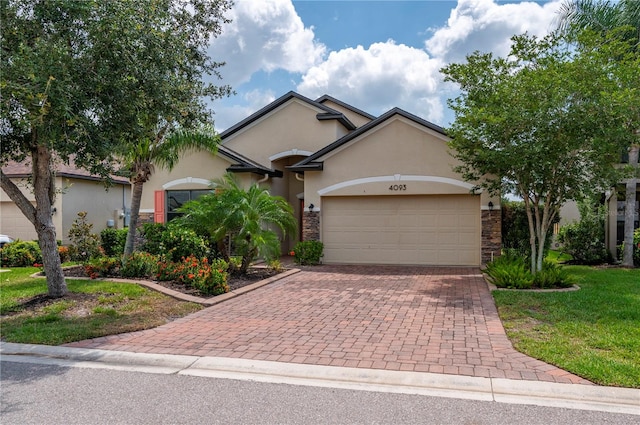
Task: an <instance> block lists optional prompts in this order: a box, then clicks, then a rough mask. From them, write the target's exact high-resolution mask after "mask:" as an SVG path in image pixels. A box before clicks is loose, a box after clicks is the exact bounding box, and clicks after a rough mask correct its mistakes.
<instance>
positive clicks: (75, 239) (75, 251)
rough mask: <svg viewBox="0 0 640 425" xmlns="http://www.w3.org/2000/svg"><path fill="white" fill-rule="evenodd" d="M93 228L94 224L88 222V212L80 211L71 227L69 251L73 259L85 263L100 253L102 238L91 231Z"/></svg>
mask: <svg viewBox="0 0 640 425" xmlns="http://www.w3.org/2000/svg"><path fill="white" fill-rule="evenodd" d="M92 228H93V224H91V223H88V222H87V212H86V211H80V212H79V213H78V218H76V219H75V220H74V221H73V224H72V225H71V229H69V239H70V240H71V246H70V247H69V253H70V255H71V259H72V260H74V261H80V262H83V263H84V262H87V261H88V260H89V259H91V258H93V257H97V256H98V255H99V254H100V250H99V247H100V240H99V237H98V235H96V234H94V233H91V229H92Z"/></svg>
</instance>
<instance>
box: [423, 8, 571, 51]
mask: <svg viewBox="0 0 640 425" xmlns="http://www.w3.org/2000/svg"><path fill="white" fill-rule="evenodd" d="M560 3H561V2H560V0H554V1H551V2H548V3H545V4H544V5H540V4H538V3H532V2H523V3H513V4H497V3H496V2H495V1H494V0H459V1H458V5H457V6H456V8H455V9H453V10H452V11H451V14H450V16H449V20H448V21H447V25H446V26H444V27H442V28H438V29H436V30H435V32H434V33H433V36H432V37H431V38H429V39H428V40H426V42H425V46H426V48H427V50H428V51H429V52H430V53H431V54H432V55H434V56H435V57H439V58H442V59H443V60H445V61H447V62H449V61H453V62H460V61H463V60H464V58H465V56H466V55H468V54H470V53H473V52H474V51H476V50H479V51H482V52H493V53H495V54H497V55H500V56H504V55H506V54H507V53H508V51H509V47H510V45H511V43H510V38H511V36H513V35H515V34H523V33H525V32H528V33H529V34H532V35H537V36H544V35H546V34H548V33H549V32H550V30H552V29H553V22H554V19H555V18H556V16H557V10H558V8H559V6H560Z"/></svg>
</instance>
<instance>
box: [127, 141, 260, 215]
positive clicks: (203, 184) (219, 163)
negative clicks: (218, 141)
mask: <svg viewBox="0 0 640 425" xmlns="http://www.w3.org/2000/svg"><path fill="white" fill-rule="evenodd" d="M230 165H231V163H230V162H229V161H228V160H227V159H225V158H223V157H221V156H219V155H212V154H210V153H208V152H204V151H198V152H189V153H187V154H186V155H184V156H183V157H182V158H181V159H180V161H179V162H178V163H177V164H176V166H175V167H174V168H173V170H171V171H168V170H165V169H162V168H156V169H155V172H154V173H153V174H152V175H151V178H150V179H149V181H148V182H147V183H145V185H144V189H143V191H142V201H141V203H140V212H153V209H154V198H153V196H154V192H155V191H156V190H183V189H184V190H202V189H207V188H208V187H209V183H210V181H211V180H214V179H217V178H220V177H222V176H223V175H224V173H225V172H226V170H227V168H228V167H229V166H230ZM237 176H238V177H239V178H240V179H241V180H242V181H244V180H250V179H252V177H251V176H250V175H248V174H246V173H241V174H238V175H237ZM127 206H131V202H130V200H127Z"/></svg>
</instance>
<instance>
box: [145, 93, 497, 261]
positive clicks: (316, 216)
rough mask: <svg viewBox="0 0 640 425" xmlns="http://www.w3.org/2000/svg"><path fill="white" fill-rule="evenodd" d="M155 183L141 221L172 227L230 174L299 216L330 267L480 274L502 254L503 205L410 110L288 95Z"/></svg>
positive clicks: (302, 235)
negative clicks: (372, 109) (465, 175)
mask: <svg viewBox="0 0 640 425" xmlns="http://www.w3.org/2000/svg"><path fill="white" fill-rule="evenodd" d="M221 138H222V145H221V146H220V148H219V151H218V153H217V154H216V155H209V154H203V153H202V152H195V153H192V154H189V155H185V157H184V158H182V159H181V161H180V162H179V163H178V164H177V166H176V167H175V168H174V169H173V170H172V171H171V172H168V171H164V170H160V169H158V170H156V172H155V173H154V174H153V175H152V176H151V179H150V180H149V182H148V183H147V184H145V190H144V193H143V198H142V204H141V211H140V212H141V221H145V220H146V221H155V222H166V221H167V220H170V219H171V218H172V217H174V216H175V215H176V211H175V209H176V208H177V207H179V206H180V205H182V204H183V203H184V202H185V201H186V200H189V199H194V198H196V197H197V196H199V195H200V194H201V193H205V192H206V191H207V190H208V189H209V188H208V186H209V183H210V180H212V179H216V178H218V177H220V176H222V175H223V174H224V173H225V172H226V171H232V172H234V173H237V174H238V175H239V176H240V177H241V179H242V180H241V181H242V182H243V184H245V185H249V184H251V183H253V182H259V183H260V184H261V185H263V186H264V187H269V188H270V191H271V193H272V194H273V195H279V196H282V197H284V198H285V199H287V200H288V201H289V203H290V204H291V205H292V206H293V209H294V212H295V214H296V217H297V218H298V220H299V222H300V232H299V235H297V236H296V237H290V238H288V239H287V240H285V241H283V252H287V251H288V250H290V249H291V248H292V247H293V246H294V245H295V243H296V242H297V241H299V240H320V241H322V242H323V243H324V258H323V261H324V263H351V264H419V265H461V266H479V265H481V264H482V263H486V262H487V261H489V260H490V259H491V258H492V257H493V256H494V255H498V254H499V252H500V240H501V230H500V227H501V223H500V199H499V198H497V197H494V198H491V197H489V195H488V194H487V193H486V191H485V192H482V193H478V194H474V193H472V189H473V184H471V183H468V182H465V181H463V179H462V177H461V176H460V175H459V174H457V173H455V172H454V171H453V167H454V166H455V165H457V164H458V162H457V161H456V160H455V159H454V158H453V157H452V156H451V155H450V154H449V153H448V146H447V141H448V140H449V139H448V138H447V136H446V134H445V132H444V131H443V129H442V128H440V127H438V126H436V125H434V124H431V123H429V122H427V121H425V120H423V119H421V118H419V117H417V116H415V115H412V114H410V113H408V112H406V111H403V110H401V109H397V108H395V109H392V110H390V111H389V112H387V113H385V114H383V115H381V116H379V117H375V116H373V115H370V114H368V113H366V112H363V111H361V110H359V109H357V108H354V107H352V106H350V105H347V104H345V103H343V102H341V101H339V100H337V99H334V98H332V97H330V96H322V97H320V98H319V99H316V100H311V99H308V98H306V97H304V96H301V95H299V94H297V93H294V92H289V93H287V94H285V95H284V96H282V97H280V98H279V99H277V100H275V101H274V102H272V103H270V104H269V105H267V106H266V107H264V108H262V109H261V110H259V111H257V112H256V113H254V114H252V115H251V116H249V117H248V118H246V119H245V120H243V121H241V122H239V123H237V124H236V125H234V126H232V127H231V128H229V129H227V130H225V131H224V132H223V133H221Z"/></svg>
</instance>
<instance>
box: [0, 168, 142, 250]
mask: <svg viewBox="0 0 640 425" xmlns="http://www.w3.org/2000/svg"><path fill="white" fill-rule="evenodd" d="M2 171H3V172H4V173H5V174H6V175H7V176H8V177H10V178H11V180H12V181H13V182H14V183H16V184H17V186H18V187H19V188H20V189H21V190H22V191H23V193H24V194H26V196H27V198H28V199H29V200H31V201H32V202H34V203H35V198H34V196H33V193H32V192H31V188H30V186H29V185H28V184H27V181H28V178H29V176H30V175H31V166H30V164H28V163H20V164H18V163H14V162H12V163H9V164H7V165H6V166H4V167H2ZM55 187H56V190H57V193H56V198H55V203H54V205H53V216H52V218H53V223H54V225H55V228H56V238H57V239H58V240H61V241H62V243H63V244H68V243H69V238H68V233H69V229H71V225H72V224H73V222H74V220H75V219H76V218H78V213H79V212H81V211H86V212H87V221H88V222H89V223H91V224H93V228H92V231H93V232H94V233H100V231H102V230H103V229H105V228H107V227H111V226H113V227H115V228H122V227H123V226H124V224H125V223H124V221H125V220H124V217H125V214H124V213H125V210H126V208H125V205H126V204H128V203H129V199H130V197H131V190H130V187H131V186H130V183H129V180H127V179H123V178H117V177H116V178H114V180H113V185H112V186H111V187H110V188H109V189H108V190H107V189H105V186H104V183H103V181H102V179H101V178H99V177H95V176H92V175H91V174H89V173H88V172H87V171H85V170H81V169H78V168H75V167H74V166H73V165H71V166H69V165H65V164H58V166H57V169H56V175H55ZM0 233H2V234H6V235H9V236H11V237H13V238H14V239H20V240H36V239H37V238H38V235H37V234H36V231H35V229H34V227H33V224H32V223H31V222H30V221H29V220H28V219H27V218H26V217H25V216H24V214H22V211H20V209H19V208H18V207H17V205H16V204H15V203H14V202H13V201H12V200H11V198H9V195H7V194H6V193H5V192H4V191H3V190H0Z"/></svg>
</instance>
